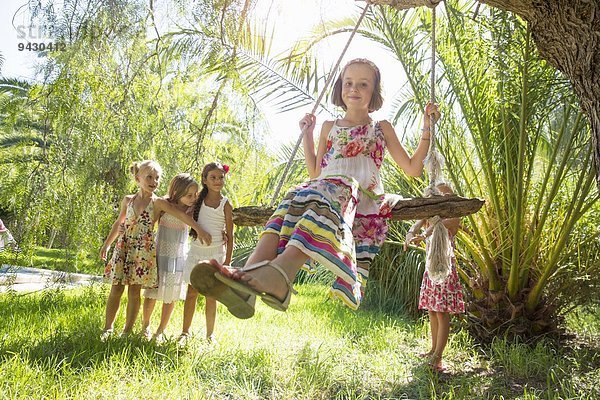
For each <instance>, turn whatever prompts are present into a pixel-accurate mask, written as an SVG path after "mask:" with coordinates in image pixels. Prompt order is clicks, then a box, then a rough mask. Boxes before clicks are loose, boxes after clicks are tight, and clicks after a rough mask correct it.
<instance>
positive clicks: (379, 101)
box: [331, 58, 383, 112]
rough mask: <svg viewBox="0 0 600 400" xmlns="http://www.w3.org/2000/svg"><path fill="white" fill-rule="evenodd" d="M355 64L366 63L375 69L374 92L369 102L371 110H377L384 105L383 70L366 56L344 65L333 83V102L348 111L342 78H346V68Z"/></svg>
mask: <svg viewBox="0 0 600 400" xmlns="http://www.w3.org/2000/svg"><path fill="white" fill-rule="evenodd" d="M353 64H364V65H368V66H369V67H371V69H372V70H373V74H374V75H375V81H374V82H373V83H374V87H373V94H372V95H371V101H370V102H369V112H373V111H377V110H379V109H380V108H381V106H382V105H383V96H382V95H381V72H379V68H377V65H375V63H374V62H373V61H371V60H367V59H366V58H355V59H353V60H350V61H348V62H347V63H346V65H344V68H342V71H341V72H340V75H339V76H338V78H337V80H336V81H335V84H334V85H333V92H332V93H331V102H332V103H333V104H334V105H336V106H338V107H342V109H343V110H344V111H346V109H347V107H346V104H345V103H344V100H342V84H343V82H342V80H343V79H344V73H345V72H346V68H348V67H349V66H350V65H353Z"/></svg>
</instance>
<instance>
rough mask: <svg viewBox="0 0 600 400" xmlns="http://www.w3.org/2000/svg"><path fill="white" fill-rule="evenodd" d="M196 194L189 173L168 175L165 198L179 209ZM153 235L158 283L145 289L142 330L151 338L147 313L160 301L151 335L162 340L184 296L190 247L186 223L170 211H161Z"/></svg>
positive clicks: (183, 207)
mask: <svg viewBox="0 0 600 400" xmlns="http://www.w3.org/2000/svg"><path fill="white" fill-rule="evenodd" d="M197 197H198V182H196V180H195V179H194V178H193V177H192V176H191V175H190V174H179V175H177V176H175V177H174V178H173V179H171V182H170V183H169V191H168V194H167V197H166V200H167V201H168V202H169V203H171V204H172V205H174V206H175V207H176V208H177V209H178V210H181V211H183V212H185V211H187V210H188V209H189V208H191V207H192V206H193V205H194V202H195V201H196V198H197ZM159 218H160V220H159V221H160V222H159V224H158V233H157V235H156V264H157V266H158V287H157V288H153V289H145V290H144V310H143V315H142V332H143V335H144V337H145V338H146V339H148V340H150V339H151V338H152V331H151V329H150V317H151V316H152V311H154V306H155V304H156V300H160V301H162V302H163V306H162V312H161V316H160V325H159V326H158V328H157V329H156V333H155V334H154V337H155V338H156V340H157V341H161V340H163V338H164V336H163V332H164V330H165V328H166V327H167V324H168V323H169V319H170V318H171V314H172V313H173V308H175V302H176V301H177V300H183V299H184V298H185V282H184V281H183V272H184V267H185V260H186V257H187V253H188V250H189V245H188V229H189V228H188V226H187V225H186V224H185V223H184V222H182V221H180V220H178V219H177V218H175V217H173V216H172V215H169V214H164V213H163V214H162V215H161V216H160V217H159Z"/></svg>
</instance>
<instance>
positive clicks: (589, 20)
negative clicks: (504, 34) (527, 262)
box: [371, 0, 600, 188]
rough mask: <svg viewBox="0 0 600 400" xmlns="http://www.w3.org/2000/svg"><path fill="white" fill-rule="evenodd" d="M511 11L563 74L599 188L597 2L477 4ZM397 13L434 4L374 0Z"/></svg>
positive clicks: (552, 0) (599, 9)
mask: <svg viewBox="0 0 600 400" xmlns="http://www.w3.org/2000/svg"><path fill="white" fill-rule="evenodd" d="M479 1H480V2H481V3H486V4H489V5H490V6H492V7H496V8H499V9H501V10H506V11H510V12H513V13H515V14H517V15H519V16H520V17H522V18H523V19H524V20H526V21H527V22H528V23H529V24H530V27H531V32H532V36H533V39H534V41H535V43H536V45H537V48H538V51H539V53H540V56H541V57H542V58H543V59H545V60H546V61H548V62H549V63H550V64H552V65H553V66H555V67H556V68H557V69H558V70H559V71H561V72H562V73H564V74H565V75H566V76H567V77H568V78H569V80H570V81H571V84H572V85H573V89H574V90H575V93H576V94H577V96H578V97H579V101H580V102H581V108H582V109H583V112H584V113H585V115H587V117H588V119H589V121H590V127H591V130H592V146H593V148H594V166H595V170H596V184H597V185H598V187H599V188H600V0H479ZM371 2H372V3H373V4H381V5H390V6H392V7H395V8H398V9H406V8H411V7H420V6H430V5H431V4H432V3H436V2H437V0H372V1H371Z"/></svg>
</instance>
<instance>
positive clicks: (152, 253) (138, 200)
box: [100, 160, 210, 340]
mask: <svg viewBox="0 0 600 400" xmlns="http://www.w3.org/2000/svg"><path fill="white" fill-rule="evenodd" d="M130 171H131V173H132V175H133V176H134V178H135V182H136V184H137V185H138V187H139V191H138V192H137V193H135V194H133V195H127V196H125V197H124V198H123V200H122V201H121V209H120V212H119V216H118V217H117V219H116V221H115V222H114V224H113V226H112V229H111V231H110V233H109V234H108V237H107V238H106V240H105V241H104V244H103V245H102V248H101V249H100V258H101V259H102V260H106V256H107V253H108V249H109V247H110V245H111V243H112V242H113V241H114V240H115V239H117V237H118V240H117V244H116V246H115V249H114V251H113V256H112V258H111V259H110V261H109V262H108V263H107V264H106V268H105V270H104V276H105V278H106V279H107V280H108V281H109V282H111V283H112V286H111V289H110V294H109V295H108V300H107V303H106V320H105V324H104V330H103V332H102V334H101V336H100V339H101V340H106V339H108V337H109V336H110V335H111V334H112V333H113V324H114V321H115V318H116V316H117V312H118V311H119V304H120V301H121V296H122V295H123V292H124V290H125V286H127V287H128V289H127V312H126V317H125V327H124V328H123V334H129V333H130V332H131V330H132V328H133V324H134V323H135V319H136V318H137V315H138V312H139V310H140V291H141V288H142V287H144V288H155V287H157V284H158V278H157V268H156V248H155V235H154V225H155V223H156V221H157V220H158V217H159V216H160V215H161V213H163V212H167V213H169V214H172V215H174V216H175V217H177V218H178V219H180V220H181V221H183V222H185V223H186V224H188V225H189V226H191V227H192V228H193V229H194V230H195V231H196V232H198V238H199V240H201V241H202V240H203V241H208V242H210V235H208V234H207V233H206V232H205V231H204V230H202V228H200V226H199V225H198V223H197V222H196V221H194V219H193V218H192V217H191V216H189V215H187V214H186V213H185V212H183V211H181V210H178V209H177V208H176V207H175V206H174V205H172V204H170V203H169V202H168V201H167V200H165V199H163V198H159V197H156V195H155V194H154V191H155V190H156V189H157V188H158V185H159V183H160V175H161V172H162V169H161V167H160V165H159V164H158V163H157V162H156V161H152V160H145V161H142V162H139V163H137V162H136V163H133V164H132V166H131V168H130Z"/></svg>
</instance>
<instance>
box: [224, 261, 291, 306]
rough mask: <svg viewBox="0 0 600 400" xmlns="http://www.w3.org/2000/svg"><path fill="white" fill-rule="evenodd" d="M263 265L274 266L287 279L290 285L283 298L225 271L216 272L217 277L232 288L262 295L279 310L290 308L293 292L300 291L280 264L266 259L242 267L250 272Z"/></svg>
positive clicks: (262, 298)
mask: <svg viewBox="0 0 600 400" xmlns="http://www.w3.org/2000/svg"><path fill="white" fill-rule="evenodd" d="M263 267H271V268H273V269H274V270H275V271H277V272H279V273H280V274H281V276H283V278H284V279H285V283H286V285H287V287H288V292H287V295H286V296H285V298H284V299H283V300H279V299H278V298H277V297H275V296H273V295H272V294H269V293H266V292H259V291H258V290H256V289H254V288H252V287H250V286H248V283H247V282H245V281H242V280H239V279H233V278H230V277H228V276H226V275H224V274H223V273H217V274H215V277H216V278H217V279H218V280H219V281H221V282H223V283H224V284H225V285H227V286H229V287H231V288H232V289H235V290H237V291H238V292H244V293H247V294H249V295H252V296H258V297H260V298H261V300H262V301H263V302H264V303H265V304H266V305H268V306H269V307H271V308H274V309H276V310H278V311H286V310H287V309H288V306H289V305H290V299H291V298H292V293H293V294H298V292H297V291H296V290H295V289H294V287H293V286H292V283H291V282H290V280H289V278H288V276H287V274H286V273H285V271H284V270H283V269H282V268H281V267H280V266H279V265H277V264H274V263H273V262H272V261H269V260H265V261H261V262H259V263H256V264H252V265H249V266H246V267H244V268H242V269H241V272H248V271H252V270H255V269H258V268H263ZM228 275H229V276H231V275H232V274H231V273H229V274H228Z"/></svg>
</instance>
